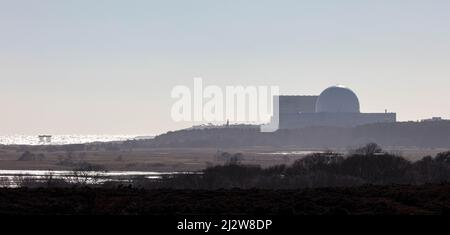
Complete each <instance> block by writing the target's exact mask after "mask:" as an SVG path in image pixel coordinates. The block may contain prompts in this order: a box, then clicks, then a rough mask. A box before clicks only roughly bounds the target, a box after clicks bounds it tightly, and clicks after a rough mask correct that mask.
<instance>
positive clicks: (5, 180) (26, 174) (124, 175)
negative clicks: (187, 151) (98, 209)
mask: <svg viewBox="0 0 450 235" xmlns="http://www.w3.org/2000/svg"><path fill="white" fill-rule="evenodd" d="M186 173H187V172H154V171H84V172H76V171H57V170H48V171H47V170H46V171H43V170H0V187H17V186H19V184H20V183H21V182H27V181H29V182H31V181H36V182H38V181H42V182H44V181H48V180H50V179H52V180H56V179H63V180H65V181H68V182H80V181H83V182H86V183H89V184H98V183H104V182H107V181H113V182H129V181H131V180H133V179H137V178H145V179H159V178H162V177H163V176H170V175H176V174H186Z"/></svg>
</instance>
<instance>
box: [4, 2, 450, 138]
mask: <svg viewBox="0 0 450 235" xmlns="http://www.w3.org/2000/svg"><path fill="white" fill-rule="evenodd" d="M449 12H450V1H448V0H377V1H374V0H342V1H336V0H317V1H302V0H292V1H290V0H277V1H275V0H272V1H267V0H245V1H237V0H214V1H211V0H190V1H185V0H177V1H175V0H165V1H151V0H142V1H138V0H121V1H119V0H96V1H91V0H77V1H70V0H0V107H1V110H2V112H1V115H0V135H9V134H42V133H49V134H159V133H164V132H166V131H169V130H175V129H179V128H183V127H187V126H189V125H192V123H187V122H174V121H173V120H172V118H171V116H170V111H171V107H172V104H173V103H174V102H175V101H176V100H174V99H173V98H171V91H172V89H173V88H174V87H175V86H177V85H185V86H193V78H194V77H202V78H203V81H204V83H205V85H217V86H226V85H233V86H235V85H244V86H250V85H252V86H258V85H276V86H279V87H280V93H282V94H298V95H301V94H305V95H316V94H320V92H321V91H322V90H324V89H325V88H327V87H328V86H331V85H336V84H344V85H346V86H348V87H350V88H351V89H353V90H354V91H355V92H356V93H357V94H358V96H359V99H360V103H361V111H363V112H384V110H385V109H388V110H389V111H392V112H397V113H398V119H399V120H401V121H406V120H419V119H423V118H429V117H433V116H441V117H444V118H450V109H449V107H450V93H449V92H448V89H449V87H450V43H449V42H450V14H448V13H449Z"/></svg>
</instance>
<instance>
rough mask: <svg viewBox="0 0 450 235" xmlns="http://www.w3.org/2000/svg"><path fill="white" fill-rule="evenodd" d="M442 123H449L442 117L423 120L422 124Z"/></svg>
mask: <svg viewBox="0 0 450 235" xmlns="http://www.w3.org/2000/svg"><path fill="white" fill-rule="evenodd" d="M441 121H449V120H446V119H443V118H442V117H432V118H429V119H422V120H421V122H441Z"/></svg>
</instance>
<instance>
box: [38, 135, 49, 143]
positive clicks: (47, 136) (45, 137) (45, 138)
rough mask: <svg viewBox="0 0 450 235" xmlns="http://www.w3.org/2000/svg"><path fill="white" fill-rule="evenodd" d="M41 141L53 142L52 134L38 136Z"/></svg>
mask: <svg viewBox="0 0 450 235" xmlns="http://www.w3.org/2000/svg"><path fill="white" fill-rule="evenodd" d="M38 138H39V143H51V142H52V136H51V135H40V136H38Z"/></svg>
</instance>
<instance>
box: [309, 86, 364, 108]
mask: <svg viewBox="0 0 450 235" xmlns="http://www.w3.org/2000/svg"><path fill="white" fill-rule="evenodd" d="M316 112H317V113H359V100H358V97H357V96H356V94H355V93H354V92H353V91H352V90H350V89H348V88H346V87H344V86H332V87H329V88H327V89H325V90H324V91H323V92H322V93H321V94H320V96H319V98H318V99H317V102H316Z"/></svg>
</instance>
